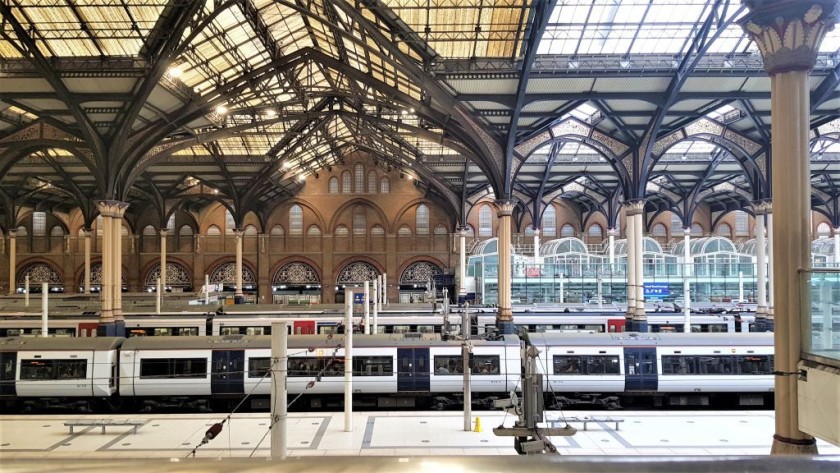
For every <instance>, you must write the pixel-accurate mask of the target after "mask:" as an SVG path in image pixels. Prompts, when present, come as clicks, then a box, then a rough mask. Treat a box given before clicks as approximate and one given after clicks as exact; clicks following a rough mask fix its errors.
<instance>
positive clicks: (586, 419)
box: [551, 417, 624, 430]
mask: <svg viewBox="0 0 840 473" xmlns="http://www.w3.org/2000/svg"><path fill="white" fill-rule="evenodd" d="M551 422H554V423H557V424H562V423H566V424H573V423H579V424H583V430H586V424H588V423H590V422H595V423H600V422H607V423H610V422H612V423H615V430H618V424H620V423H622V422H624V419H616V418H614V417H560V418H558V419H555V420H553V421H551Z"/></svg>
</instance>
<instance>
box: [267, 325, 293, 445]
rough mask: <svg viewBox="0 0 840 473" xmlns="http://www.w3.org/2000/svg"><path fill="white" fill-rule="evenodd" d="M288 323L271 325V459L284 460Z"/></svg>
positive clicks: (286, 410) (286, 413)
mask: <svg viewBox="0 0 840 473" xmlns="http://www.w3.org/2000/svg"><path fill="white" fill-rule="evenodd" d="M288 334H289V328H288V322H272V324H271V427H270V429H271V458H272V459H273V460H284V459H285V458H286V438H287V430H286V420H287V418H288V412H289V411H288V404H287V403H288V395H287V389H286V376H287V375H288V369H289V365H288V360H289V356H288V354H287V352H288V346H289V338H288Z"/></svg>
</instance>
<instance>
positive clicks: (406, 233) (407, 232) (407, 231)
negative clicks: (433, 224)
mask: <svg viewBox="0 0 840 473" xmlns="http://www.w3.org/2000/svg"><path fill="white" fill-rule="evenodd" d="M397 236H398V237H410V236H411V227H409V226H408V225H403V226H401V227H400V229H399V230H398V231H397Z"/></svg>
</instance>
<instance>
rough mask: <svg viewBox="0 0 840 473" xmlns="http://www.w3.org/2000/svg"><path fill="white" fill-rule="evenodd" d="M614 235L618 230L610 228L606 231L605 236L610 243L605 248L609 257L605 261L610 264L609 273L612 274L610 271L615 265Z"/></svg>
mask: <svg viewBox="0 0 840 473" xmlns="http://www.w3.org/2000/svg"><path fill="white" fill-rule="evenodd" d="M616 233H618V229H616V228H610V229H609V230H607V236H608V238H609V241H610V243H609V246H608V247H607V252H608V253H607V254H608V255H609V259H608V260H607V261H608V262H609V264H610V273H612V271H613V270H614V268H615V266H614V265H615V235H616Z"/></svg>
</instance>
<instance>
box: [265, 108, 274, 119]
mask: <svg viewBox="0 0 840 473" xmlns="http://www.w3.org/2000/svg"><path fill="white" fill-rule="evenodd" d="M265 114H266V115H268V116H269V117H272V118H273V117H276V116H277V111H276V110H274V109H273V108H269V109H268V110H266V111H265Z"/></svg>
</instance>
